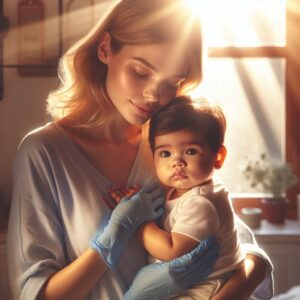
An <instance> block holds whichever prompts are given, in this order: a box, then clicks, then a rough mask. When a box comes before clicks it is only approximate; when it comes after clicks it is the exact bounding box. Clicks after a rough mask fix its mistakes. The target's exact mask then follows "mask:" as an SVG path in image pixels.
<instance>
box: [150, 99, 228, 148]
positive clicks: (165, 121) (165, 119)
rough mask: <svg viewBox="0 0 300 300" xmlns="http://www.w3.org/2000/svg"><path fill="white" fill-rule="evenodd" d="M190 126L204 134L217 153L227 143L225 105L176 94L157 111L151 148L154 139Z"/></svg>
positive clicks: (152, 121)
mask: <svg viewBox="0 0 300 300" xmlns="http://www.w3.org/2000/svg"><path fill="white" fill-rule="evenodd" d="M185 129H186V130H189V131H192V132H193V133H195V134H196V135H200V136H201V138H203V139H204V140H205V142H206V143H207V144H208V145H209V146H210V147H211V149H212V151H213V152H214V153H217V152H218V150H219V148H220V146H222V145H223V143H224V136H225V130H226V119H225V116H224V113H223V110H222V108H221V107H220V106H219V105H217V104H213V103H210V102H209V101H207V100H206V99H196V100H192V99H191V98H190V97H187V96H181V97H176V98H175V99H174V100H173V101H172V102H171V103H170V104H169V105H167V106H166V107H164V108H163V109H162V110H161V111H159V112H158V113H157V114H155V115H154V116H153V117H152V119H151V121H150V127H149V143H150V147H151V150H152V152H154V149H155V143H154V139H155V137H156V136H158V135H163V134H167V133H171V132H174V131H179V130H185Z"/></svg>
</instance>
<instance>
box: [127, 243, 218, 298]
mask: <svg viewBox="0 0 300 300" xmlns="http://www.w3.org/2000/svg"><path fill="white" fill-rule="evenodd" d="M218 252H219V247H218V245H217V243H216V241H215V239H214V238H213V237H210V238H208V239H206V240H204V241H203V242H201V243H200V244H199V245H198V246H197V247H196V248H195V249H194V250H192V251H191V252H190V253H187V254H185V255H183V256H181V257H179V258H175V259H173V260H171V261H169V262H160V263H155V264H150V265H147V266H145V267H143V268H142V269H141V270H140V271H139V272H138V274H137V275H136V276H135V278H134V280H133V283H132V285H131V287H130V288H129V290H128V291H127V292H126V294H125V295H124V298H123V299H124V300H130V299H135V300H139V299H149V300H150V299H151V300H155V299H157V300H158V299H165V298H169V297H171V296H175V295H177V294H180V293H181V292H183V291H184V290H186V289H187V288H189V287H191V286H193V285H195V284H197V283H199V281H201V280H204V279H206V278H207V276H208V275H209V274H211V272H212V271H213V265H214V262H215V261H216V259H217V257H218Z"/></svg>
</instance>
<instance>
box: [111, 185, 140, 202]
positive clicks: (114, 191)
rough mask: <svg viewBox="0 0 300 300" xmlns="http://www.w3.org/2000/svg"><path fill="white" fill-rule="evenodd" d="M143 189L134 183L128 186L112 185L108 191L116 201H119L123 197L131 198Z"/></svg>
mask: <svg viewBox="0 0 300 300" xmlns="http://www.w3.org/2000/svg"><path fill="white" fill-rule="evenodd" d="M140 189H141V187H140V186H138V185H134V186H132V187H128V186H123V187H120V186H116V187H111V188H110V189H108V190H107V192H108V193H109V194H110V196H111V198H112V199H113V200H114V201H115V202H116V203H119V202H120V201H121V199H122V198H123V197H127V198H130V197H131V196H133V195H134V194H135V193H137V192H138V191H139V190H140Z"/></svg>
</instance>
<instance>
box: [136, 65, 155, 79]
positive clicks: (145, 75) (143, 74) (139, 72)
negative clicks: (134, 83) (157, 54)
mask: <svg viewBox="0 0 300 300" xmlns="http://www.w3.org/2000/svg"><path fill="white" fill-rule="evenodd" d="M132 74H133V75H134V77H136V78H139V79H148V78H151V76H152V74H151V73H150V72H147V71H145V70H142V69H140V68H132Z"/></svg>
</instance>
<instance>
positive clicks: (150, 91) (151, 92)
mask: <svg viewBox="0 0 300 300" xmlns="http://www.w3.org/2000/svg"><path fill="white" fill-rule="evenodd" d="M158 89H159V88H158V86H156V85H151V86H147V87H146V88H145V89H144V91H143V97H144V98H145V99H146V100H147V101H149V102H157V101H158Z"/></svg>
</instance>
